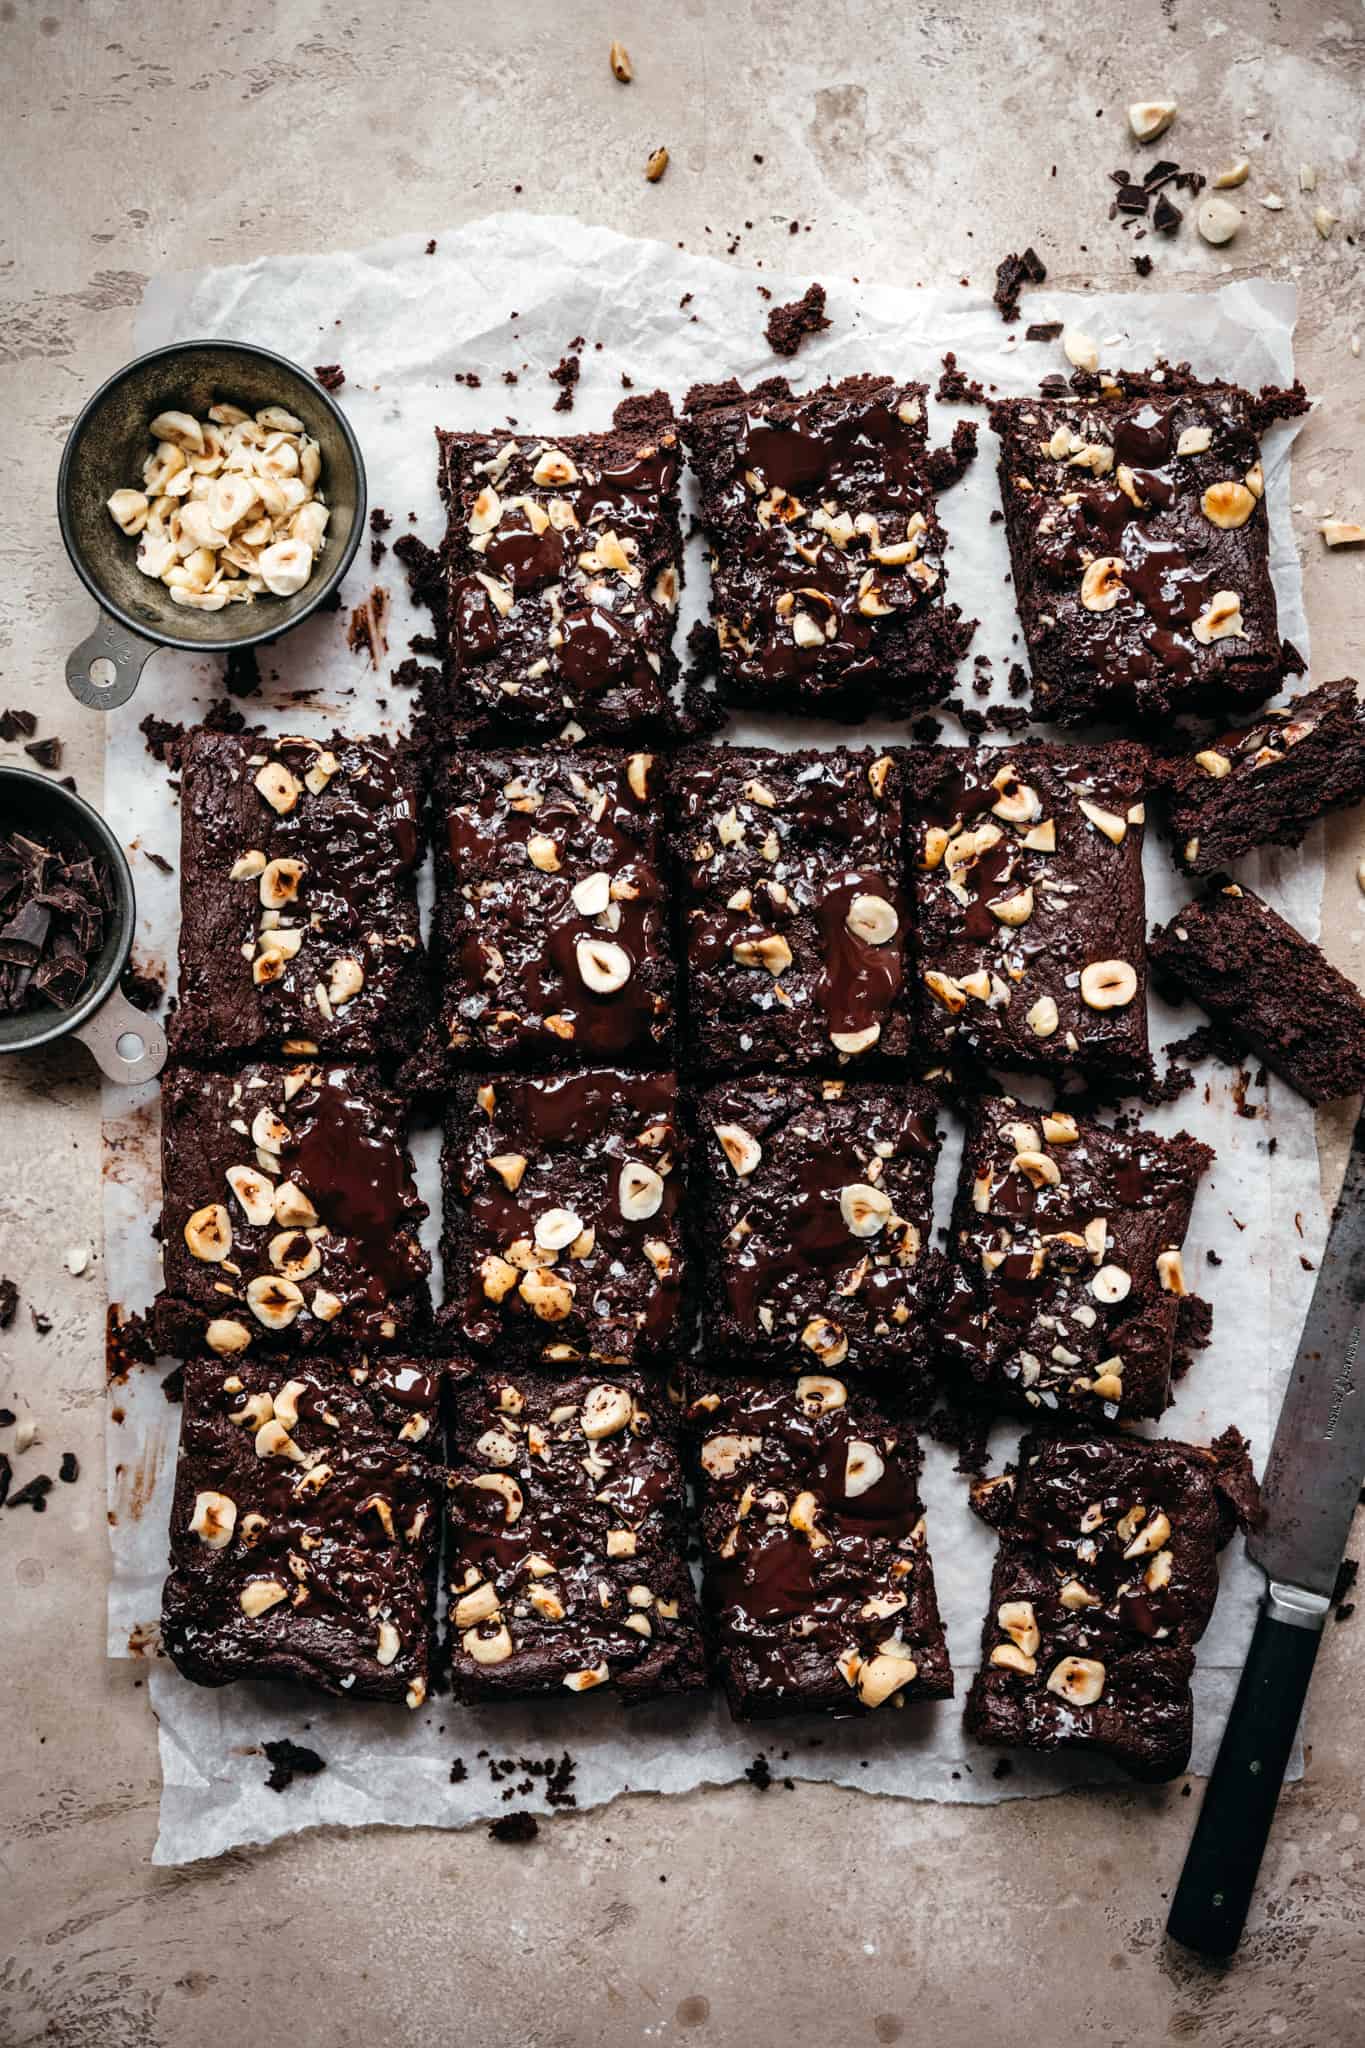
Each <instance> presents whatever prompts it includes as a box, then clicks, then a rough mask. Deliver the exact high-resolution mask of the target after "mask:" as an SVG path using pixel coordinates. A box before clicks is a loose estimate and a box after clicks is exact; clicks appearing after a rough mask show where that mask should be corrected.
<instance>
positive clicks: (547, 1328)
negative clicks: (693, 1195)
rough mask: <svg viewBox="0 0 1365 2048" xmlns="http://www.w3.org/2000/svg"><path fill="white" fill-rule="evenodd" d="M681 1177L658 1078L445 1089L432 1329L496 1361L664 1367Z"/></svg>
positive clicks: (679, 1276)
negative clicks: (442, 1323) (437, 1288)
mask: <svg viewBox="0 0 1365 2048" xmlns="http://www.w3.org/2000/svg"><path fill="white" fill-rule="evenodd" d="M684 1167H685V1134H684V1131H683V1128H682V1124H681V1120H680V1117H679V1111H678V1096H677V1083H676V1081H675V1080H674V1078H673V1076H672V1075H671V1074H627V1073H624V1072H622V1071H620V1070H619V1069H616V1068H591V1069H589V1070H587V1071H585V1072H583V1073H579V1074H565V1075H554V1076H549V1075H541V1076H513V1075H502V1074H500V1075H495V1076H492V1077H489V1078H486V1079H482V1080H480V1079H477V1078H475V1077H473V1076H470V1077H468V1078H466V1079H463V1080H461V1081H460V1082H459V1083H458V1084H457V1086H456V1088H455V1090H454V1093H453V1095H452V1097H451V1101H450V1108H449V1112H448V1116H447V1122H446V1142H445V1148H444V1152H443V1155H442V1169H441V1171H442V1187H443V1193H444V1210H443V1220H444V1234H443V1237H442V1245H443V1253H444V1263H445V1291H446V1303H447V1310H446V1314H447V1319H448V1320H449V1321H450V1322H451V1323H452V1325H453V1326H454V1327H455V1328H457V1329H458V1330H459V1332H460V1334H461V1336H462V1338H463V1340H464V1342H465V1343H467V1344H469V1345H471V1346H472V1347H473V1348H474V1349H475V1350H476V1351H492V1352H495V1353H496V1354H497V1356H498V1358H499V1359H500V1360H502V1359H508V1360H513V1359H514V1360H516V1361H517V1362H518V1363H520V1362H521V1361H523V1360H525V1361H526V1362H527V1363H528V1364H535V1363H538V1362H544V1363H546V1364H549V1365H558V1366H564V1365H568V1364H576V1363H578V1362H580V1361H585V1360H586V1361H589V1362H590V1363H591V1364H593V1365H594V1366H610V1367H618V1366H631V1365H636V1364H641V1365H643V1364H648V1363H664V1362H666V1361H667V1360H668V1358H669V1357H670V1355H671V1352H672V1349H673V1346H674V1343H675V1325H676V1323H677V1318H678V1312H679V1304H680V1301H681V1298H682V1285H683V1277H684V1271H685V1267H686V1263H687V1261H686V1250H685V1240H684V1232H683V1219H682V1217H681V1215H680V1214H679V1209H680V1206H681V1201H682V1188H681V1185H680V1183H681V1181H682V1178H683V1171H684Z"/></svg>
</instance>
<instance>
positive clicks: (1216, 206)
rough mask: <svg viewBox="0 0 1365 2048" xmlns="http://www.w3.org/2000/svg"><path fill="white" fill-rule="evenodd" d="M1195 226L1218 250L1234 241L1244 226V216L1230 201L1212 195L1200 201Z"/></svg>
mask: <svg viewBox="0 0 1365 2048" xmlns="http://www.w3.org/2000/svg"><path fill="white" fill-rule="evenodd" d="M1238 182H1239V183H1240V180H1239V181H1238ZM1194 224H1195V226H1196V227H1197V228H1198V230H1199V232H1200V234H1201V235H1202V237H1203V239H1204V240H1205V241H1206V242H1209V243H1211V244H1212V246H1213V247H1214V248H1215V249H1216V248H1220V247H1221V246H1222V244H1223V243H1224V242H1230V241H1231V240H1232V238H1233V236H1234V235H1235V234H1236V232H1237V230H1238V228H1239V227H1240V226H1241V225H1242V216H1241V213H1240V212H1239V210H1238V209H1237V207H1235V206H1234V205H1233V203H1232V201H1231V200H1230V199H1218V198H1216V197H1214V195H1213V194H1212V193H1210V195H1209V197H1208V198H1207V199H1204V200H1201V201H1200V205H1199V211H1198V212H1197V213H1196V214H1195V217H1194Z"/></svg>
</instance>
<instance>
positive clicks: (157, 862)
mask: <svg viewBox="0 0 1365 2048" xmlns="http://www.w3.org/2000/svg"><path fill="white" fill-rule="evenodd" d="M142 857H143V859H144V860H146V861H149V862H150V863H151V865H152V866H153V867H154V868H155V869H156V871H157V873H158V874H159V875H173V874H174V873H175V869H174V868H173V867H172V866H171V864H170V862H169V861H168V860H167V858H166V856H165V854H164V853H153V852H151V850H150V849H149V848H148V847H145V846H144V847H143V849H142Z"/></svg>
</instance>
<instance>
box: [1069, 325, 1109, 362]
mask: <svg viewBox="0 0 1365 2048" xmlns="http://www.w3.org/2000/svg"><path fill="white" fill-rule="evenodd" d="M1062 353H1063V355H1064V356H1065V357H1066V359H1067V361H1068V362H1069V363H1074V364H1075V366H1076V368H1077V369H1078V370H1098V368H1099V366H1100V351H1099V346H1098V344H1097V343H1096V341H1095V340H1094V338H1093V336H1091V335H1089V334H1086V333H1084V332H1083V331H1082V330H1081V328H1079V327H1064V328H1063V329H1062Z"/></svg>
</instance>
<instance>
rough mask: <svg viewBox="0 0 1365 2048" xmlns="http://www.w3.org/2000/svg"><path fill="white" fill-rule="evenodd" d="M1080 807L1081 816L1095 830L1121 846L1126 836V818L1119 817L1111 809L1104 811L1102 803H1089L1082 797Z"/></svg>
mask: <svg viewBox="0 0 1365 2048" xmlns="http://www.w3.org/2000/svg"><path fill="white" fill-rule="evenodd" d="M1080 808H1081V814H1082V816H1083V817H1086V818H1088V819H1089V820H1090V823H1091V824H1092V825H1093V826H1094V828H1095V830H1096V831H1097V832H1102V833H1103V834H1104V836H1105V838H1106V839H1108V840H1110V841H1111V842H1112V843H1113V845H1115V846H1122V844H1123V842H1124V840H1125V839H1126V838H1127V836H1128V820H1127V819H1126V818H1120V817H1119V816H1117V814H1116V813H1115V812H1113V811H1106V810H1105V809H1104V807H1103V805H1102V804H1092V803H1089V802H1087V800H1086V799H1085V798H1084V797H1082V798H1081V804H1080Z"/></svg>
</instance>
